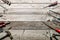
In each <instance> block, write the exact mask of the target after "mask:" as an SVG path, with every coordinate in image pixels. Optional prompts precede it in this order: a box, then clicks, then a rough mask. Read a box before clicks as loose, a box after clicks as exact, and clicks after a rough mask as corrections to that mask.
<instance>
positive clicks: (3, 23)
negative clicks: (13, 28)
mask: <svg viewBox="0 0 60 40" xmlns="http://www.w3.org/2000/svg"><path fill="white" fill-rule="evenodd" d="M9 23H10V22H8V23H5V22H4V21H1V22H0V28H3V27H5V26H6V25H8V24H9Z"/></svg>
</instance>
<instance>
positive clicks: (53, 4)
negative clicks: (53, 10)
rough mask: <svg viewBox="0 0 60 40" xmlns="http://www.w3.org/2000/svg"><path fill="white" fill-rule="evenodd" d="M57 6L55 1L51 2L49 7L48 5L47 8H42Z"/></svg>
mask: <svg viewBox="0 0 60 40" xmlns="http://www.w3.org/2000/svg"><path fill="white" fill-rule="evenodd" d="M57 4H58V2H57V1H56V2H53V3H52V4H50V5H48V6H46V7H44V8H47V7H53V6H56V5H57Z"/></svg>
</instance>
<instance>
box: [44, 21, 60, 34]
mask: <svg viewBox="0 0 60 40" xmlns="http://www.w3.org/2000/svg"><path fill="white" fill-rule="evenodd" d="M43 23H44V24H45V25H46V26H48V27H49V28H51V29H53V30H55V31H56V32H57V33H59V34H60V29H59V28H53V27H51V26H49V25H47V24H46V23H45V22H43Z"/></svg>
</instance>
